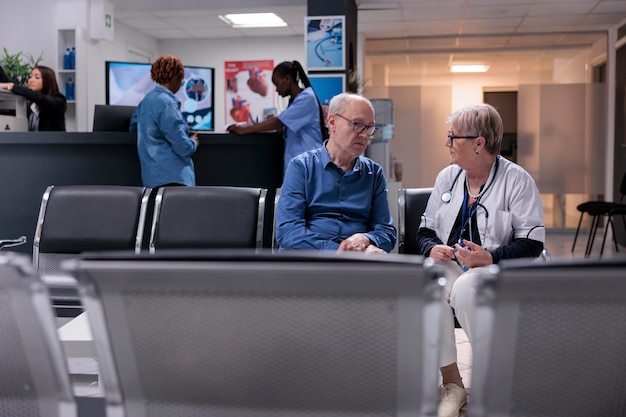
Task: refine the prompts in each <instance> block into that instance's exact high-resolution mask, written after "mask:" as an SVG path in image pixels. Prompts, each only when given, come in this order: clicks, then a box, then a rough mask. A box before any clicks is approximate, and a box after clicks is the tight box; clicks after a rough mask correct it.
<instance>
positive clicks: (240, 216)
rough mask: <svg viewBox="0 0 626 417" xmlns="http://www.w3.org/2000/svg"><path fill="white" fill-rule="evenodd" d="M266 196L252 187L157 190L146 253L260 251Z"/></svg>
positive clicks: (262, 191) (261, 190)
mask: <svg viewBox="0 0 626 417" xmlns="http://www.w3.org/2000/svg"><path fill="white" fill-rule="evenodd" d="M266 194H267V190H266V189H264V188H252V187H218V186H215V187H212V186H203V187H161V188H159V190H158V193H157V196H156V201H155V206H154V216H153V220H152V230H151V233H150V252H155V251H156V250H158V249H194V248H195V249H199V248H251V249H260V248H261V247H262V245H263V228H264V215H265V197H266Z"/></svg>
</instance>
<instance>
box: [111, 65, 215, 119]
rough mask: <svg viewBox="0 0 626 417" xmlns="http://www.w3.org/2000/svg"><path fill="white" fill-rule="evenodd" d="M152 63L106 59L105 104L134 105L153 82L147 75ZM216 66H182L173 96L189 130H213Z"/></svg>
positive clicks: (152, 86) (137, 103)
mask: <svg viewBox="0 0 626 417" xmlns="http://www.w3.org/2000/svg"><path fill="white" fill-rule="evenodd" d="M151 67H152V64H149V63H140V62H119V61H107V62H106V104H109V105H119V106H137V105H139V102H141V100H143V98H144V96H145V95H146V94H147V93H148V92H149V91H150V90H152V89H153V88H154V86H155V85H156V84H155V83H154V81H152V78H151V77H150V68H151ZM214 85H215V69H214V68H209V67H192V66H185V79H184V81H183V84H182V86H181V87H180V90H178V91H177V92H176V97H177V98H178V99H179V100H180V103H181V111H182V113H183V117H184V118H185V120H186V121H187V124H188V125H189V128H190V129H191V130H197V131H207V130H215V123H214V112H213V110H214V103H215V97H214Z"/></svg>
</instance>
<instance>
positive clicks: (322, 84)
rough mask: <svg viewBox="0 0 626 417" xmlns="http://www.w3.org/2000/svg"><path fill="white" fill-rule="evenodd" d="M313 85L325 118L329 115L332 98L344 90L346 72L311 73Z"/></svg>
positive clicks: (310, 77) (310, 78)
mask: <svg viewBox="0 0 626 417" xmlns="http://www.w3.org/2000/svg"><path fill="white" fill-rule="evenodd" d="M308 77H309V81H311V87H313V91H315V94H316V95H317V99H318V100H319V101H320V103H321V105H322V109H323V110H324V118H326V117H328V104H329V103H330V99H331V98H333V97H335V96H336V95H337V94H340V93H343V92H344V85H345V83H346V76H345V75H344V74H309V75H308Z"/></svg>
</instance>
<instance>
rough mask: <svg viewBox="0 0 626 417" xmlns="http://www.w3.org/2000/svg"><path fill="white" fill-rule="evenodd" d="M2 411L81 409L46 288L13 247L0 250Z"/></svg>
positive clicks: (70, 413)
mask: <svg viewBox="0 0 626 417" xmlns="http://www.w3.org/2000/svg"><path fill="white" fill-rule="evenodd" d="M0 415H2V416H24V417H26V416H28V417H75V416H76V415H77V407H76V402H75V399H74V396H73V392H72V386H71V382H70V377H69V372H68V369H67V363H66V359H65V355H64V354H63V349H62V347H61V343H60V342H59V339H58V337H57V326H56V322H55V317H54V314H53V309H52V307H51V305H50V298H49V295H48V289H47V288H46V286H45V285H44V284H43V282H42V281H41V280H40V279H39V276H38V274H37V272H36V271H35V270H34V268H33V266H32V264H31V262H30V259H29V258H28V257H26V256H24V255H18V254H16V253H11V252H7V253H0Z"/></svg>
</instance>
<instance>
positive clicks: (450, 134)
mask: <svg viewBox="0 0 626 417" xmlns="http://www.w3.org/2000/svg"><path fill="white" fill-rule="evenodd" d="M479 137H480V135H478V136H457V135H453V134H452V132H450V131H449V130H448V139H450V143H452V141H453V140H454V139H476V138H479Z"/></svg>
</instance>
